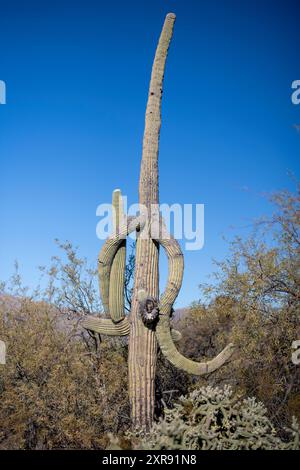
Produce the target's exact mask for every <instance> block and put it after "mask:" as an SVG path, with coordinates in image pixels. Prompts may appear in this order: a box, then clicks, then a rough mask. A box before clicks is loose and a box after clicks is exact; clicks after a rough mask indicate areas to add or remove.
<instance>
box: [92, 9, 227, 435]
mask: <svg viewBox="0 0 300 470" xmlns="http://www.w3.org/2000/svg"><path fill="white" fill-rule="evenodd" d="M174 22H175V15H174V14H173V13H169V14H168V15H167V16H166V19H165V22H164V25H163V29H162V33H161V36H160V39H159V43H158V46H157V50H156V54H155V59H154V63H153V68H152V74H151V81H150V87H149V95H148V103H147V109H146V119H145V132H144V140H143V155H142V162H141V172H140V182H139V203H140V214H139V216H136V217H133V218H128V219H127V218H126V217H125V215H124V214H123V208H122V197H121V192H120V191H119V190H116V191H114V193H113V207H114V208H115V211H114V233H113V234H112V235H111V236H110V237H109V238H108V240H107V241H106V243H105V244H104V246H103V248H102V250H101V252H100V254H99V280H100V291H101V297H102V303H103V307H104V311H105V313H106V314H107V316H110V318H111V319H99V318H95V317H87V318H85V320H84V322H83V326H84V327H85V328H87V329H90V330H93V331H96V332H98V333H100V334H108V335H129V360H128V366H129V374H128V375H129V398H130V404H131V416H132V422H133V426H134V427H137V428H146V429H149V428H150V427H151V425H152V422H153V413H154V396H155V393H154V380H155V371H156V357H157V343H158V345H159V347H160V349H161V351H162V352H163V354H164V355H165V356H166V357H167V358H168V359H169V361H170V362H171V363H172V364H173V365H174V366H176V367H179V368H181V369H183V370H185V371H187V372H190V373H191V374H195V375H202V374H207V373H210V372H213V371H214V370H215V369H217V368H218V367H220V366H221V365H222V364H224V362H225V361H227V360H228V359H229V357H230V356H231V354H232V352H233V345H232V344H230V345H228V346H227V347H226V348H225V349H224V350H223V351H222V352H221V353H220V354H219V355H218V356H217V357H216V358H215V359H212V360H210V361H208V362H203V363H197V362H194V361H191V360H190V359H187V358H185V357H184V356H182V355H181V354H180V353H179V352H178V350H177V349H176V346H175V344H174V340H175V341H176V340H177V339H179V338H180V333H179V332H176V331H172V330H171V329H170V315H171V313H172V309H173V304H174V302H175V299H176V297H177V295H178V293H179V290H180V287H181V283H182V277H183V255H182V252H181V249H180V245H179V243H178V242H177V241H176V240H174V238H172V237H171V236H170V235H169V233H168V232H167V230H166V228H165V225H164V222H163V220H162V219H161V217H160V215H159V214H158V213H157V211H155V210H153V208H157V206H158V202H159V197H158V143H159V133H160V126H161V98H162V86H163V77H164V70H165V63H166V58H167V53H168V49H169V44H170V41H171V38H172V34H173V26H174ZM133 231H136V233H137V244H136V259H135V280H134V288H133V298H132V305H131V312H130V315H129V317H126V316H125V311H124V270H125V258H126V241H125V239H126V237H127V235H128V234H129V233H131V232H133ZM159 245H160V246H162V248H163V249H164V250H165V252H166V255H167V257H168V262H169V276H168V282H167V287H166V290H165V292H164V293H163V295H162V296H161V297H159V276H158V255H159V249H158V248H159Z"/></svg>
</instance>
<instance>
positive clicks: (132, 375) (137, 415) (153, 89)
mask: <svg viewBox="0 0 300 470" xmlns="http://www.w3.org/2000/svg"><path fill="white" fill-rule="evenodd" d="M174 22H175V15H174V14H172V13H170V14H168V15H167V16H166V19H165V22H164V25H163V29H162V32H161V36H160V39H159V43H158V46H157V50H156V54H155V58H154V63H153V68H152V74H151V80H150V87H149V95H148V103H147V108H146V118H145V131H144V139H143V154H142V163H141V173H140V182H139V203H140V204H142V205H143V206H145V207H146V208H147V210H148V224H146V225H145V226H144V228H143V229H142V231H141V232H140V233H138V234H137V245H136V261H135V281H134V290H133V299H132V308H131V314H130V324H131V334H130V337H129V338H130V339H129V398H130V405H131V415H132V421H133V426H134V427H136V428H143V429H146V430H148V429H150V428H151V425H152V422H153V415H154V381H155V371H156V359H157V340H156V337H155V332H154V329H152V328H149V327H147V326H145V324H144V323H143V321H142V320H141V318H140V315H139V299H138V292H139V291H141V290H144V291H146V293H147V295H148V296H150V297H153V298H154V299H157V300H158V297H159V275H158V257H159V248H158V244H157V243H156V242H155V241H153V240H152V239H151V238H150V237H149V236H147V233H145V231H149V229H150V227H151V213H152V208H153V207H154V206H153V205H158V203H159V195H158V146H159V134H160V126H161V98H162V85H163V78H164V70H165V63H166V58H167V53H168V49H169V44H170V41H171V38H172V33H173V26H174Z"/></svg>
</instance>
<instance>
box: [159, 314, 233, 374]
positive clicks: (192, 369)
mask: <svg viewBox="0 0 300 470" xmlns="http://www.w3.org/2000/svg"><path fill="white" fill-rule="evenodd" d="M156 337H157V340H158V344H159V347H160V349H161V351H162V353H163V354H164V355H165V356H166V358H167V359H168V360H169V361H170V362H171V364H173V365H174V366H175V367H177V368H178V369H182V370H184V371H185V372H188V373H190V374H194V375H205V374H210V373H211V372H213V371H214V370H216V369H218V368H219V367H221V366H222V365H223V364H224V363H225V362H227V361H228V359H230V357H231V355H232V353H233V351H234V345H233V344H232V343H230V344H228V346H226V348H225V349H223V351H222V352H220V354H218V356H216V357H215V358H213V359H211V360H209V361H207V362H195V361H192V360H191V359H188V358H186V357H184V356H183V355H182V354H180V352H179V351H178V350H177V349H176V346H175V344H174V342H173V339H172V336H171V331H170V319H169V316H168V315H160V317H159V321H158V324H157V326H156Z"/></svg>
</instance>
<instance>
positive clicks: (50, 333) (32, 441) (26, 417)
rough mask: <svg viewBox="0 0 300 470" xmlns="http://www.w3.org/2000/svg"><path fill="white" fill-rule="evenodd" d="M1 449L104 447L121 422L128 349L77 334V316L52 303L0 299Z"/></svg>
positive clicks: (123, 423)
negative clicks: (3, 357)
mask: <svg viewBox="0 0 300 470" xmlns="http://www.w3.org/2000/svg"><path fill="white" fill-rule="evenodd" d="M0 338H1V339H2V340H3V341H5V343H6V346H7V363H6V365H5V366H0V400H1V402H0V448H2V449H19V448H21V449H52V448H104V447H105V446H106V444H107V439H108V438H107V433H108V432H112V433H114V434H116V435H117V434H118V433H119V432H121V431H124V429H126V428H127V426H128V422H129V407H128V400H127V392H126V390H127V368H126V352H125V354H124V352H123V351H124V349H123V348H120V347H119V346H118V344H117V342H115V343H113V344H108V343H107V342H105V341H103V342H102V343H101V351H100V353H99V352H97V351H95V348H94V345H93V343H90V338H89V337H86V338H85V341H82V334H81V333H80V330H79V329H78V328H77V324H76V322H71V323H70V322H69V321H68V320H67V319H66V317H65V316H62V315H61V313H59V312H58V311H57V310H56V309H55V308H53V306H51V305H49V304H47V303H44V302H33V301H30V300H28V299H16V298H13V299H5V300H4V299H2V301H1V303H0Z"/></svg>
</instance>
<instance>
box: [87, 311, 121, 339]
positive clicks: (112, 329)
mask: <svg viewBox="0 0 300 470" xmlns="http://www.w3.org/2000/svg"><path fill="white" fill-rule="evenodd" d="M81 326H83V328H85V329H87V330H91V331H95V332H96V333H100V334H103V335H110V336H126V335H129V330H130V328H129V323H128V321H127V319H126V318H124V319H123V320H121V321H119V323H114V322H113V321H112V320H110V319H107V318H97V317H93V316H91V315H87V316H86V317H84V319H83V321H82V322H81Z"/></svg>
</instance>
